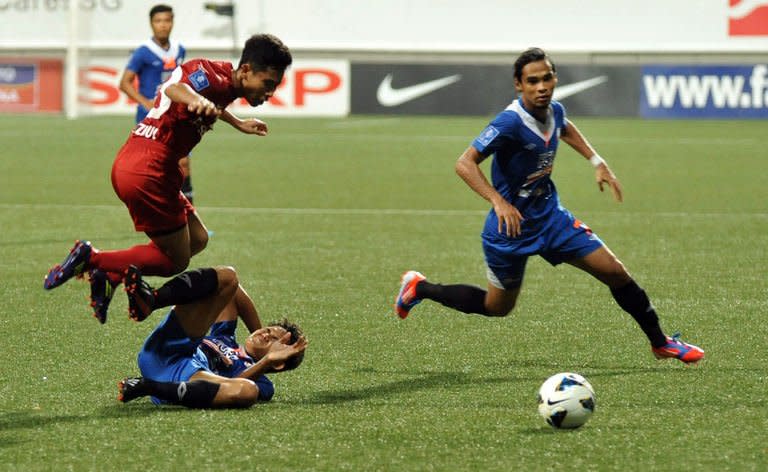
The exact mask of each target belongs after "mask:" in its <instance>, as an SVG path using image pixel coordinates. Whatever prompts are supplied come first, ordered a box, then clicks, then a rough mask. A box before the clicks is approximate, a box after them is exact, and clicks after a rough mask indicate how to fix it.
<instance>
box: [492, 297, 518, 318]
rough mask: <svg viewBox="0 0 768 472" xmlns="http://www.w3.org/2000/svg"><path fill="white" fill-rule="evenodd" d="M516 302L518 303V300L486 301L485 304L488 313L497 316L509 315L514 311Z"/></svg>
mask: <svg viewBox="0 0 768 472" xmlns="http://www.w3.org/2000/svg"><path fill="white" fill-rule="evenodd" d="M516 304H517V300H504V301H502V302H495V303H488V302H486V304H485V309H486V311H487V313H486V315H488V316H497V317H503V316H507V315H509V314H510V313H512V310H514V309H515V305H516Z"/></svg>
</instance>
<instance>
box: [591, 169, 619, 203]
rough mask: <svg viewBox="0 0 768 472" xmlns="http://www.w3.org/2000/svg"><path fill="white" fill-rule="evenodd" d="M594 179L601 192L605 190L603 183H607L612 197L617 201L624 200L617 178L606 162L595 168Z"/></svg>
mask: <svg viewBox="0 0 768 472" xmlns="http://www.w3.org/2000/svg"><path fill="white" fill-rule="evenodd" d="M595 180H596V181H597V186H598V187H600V191H601V192H602V191H604V190H605V185H608V187H609V188H610V189H611V193H612V194H613V198H614V199H615V200H616V201H617V202H622V201H623V200H624V196H623V195H622V193H621V184H620V183H619V179H617V178H616V176H615V175H614V174H613V172H611V169H610V168H609V167H608V165H607V164H605V163H603V164H600V165H599V166H598V167H597V169H595Z"/></svg>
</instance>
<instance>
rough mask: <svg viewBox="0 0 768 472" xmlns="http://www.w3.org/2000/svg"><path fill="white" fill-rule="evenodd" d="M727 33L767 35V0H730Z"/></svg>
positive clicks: (733, 34)
mask: <svg viewBox="0 0 768 472" xmlns="http://www.w3.org/2000/svg"><path fill="white" fill-rule="evenodd" d="M728 35H729V36H768V2H766V1H760V0H730V2H729V9H728Z"/></svg>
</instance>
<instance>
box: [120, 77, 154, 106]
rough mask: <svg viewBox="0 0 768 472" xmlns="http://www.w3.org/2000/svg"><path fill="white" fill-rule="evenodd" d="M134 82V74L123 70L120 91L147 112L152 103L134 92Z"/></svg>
mask: <svg viewBox="0 0 768 472" xmlns="http://www.w3.org/2000/svg"><path fill="white" fill-rule="evenodd" d="M135 80H136V72H134V71H132V70H131V69H125V71H124V72H123V76H122V77H121V78H120V90H122V91H123V93H125V94H126V95H127V96H128V97H129V98H130V99H132V100H134V101H136V102H138V103H140V104H141V106H143V107H144V108H146V109H147V110H150V109H151V108H152V107H153V106H154V104H153V103H152V100H150V99H148V98H147V97H145V96H144V95H142V94H141V93H139V91H138V90H136V87H135V86H134V85H133V84H134V81H135Z"/></svg>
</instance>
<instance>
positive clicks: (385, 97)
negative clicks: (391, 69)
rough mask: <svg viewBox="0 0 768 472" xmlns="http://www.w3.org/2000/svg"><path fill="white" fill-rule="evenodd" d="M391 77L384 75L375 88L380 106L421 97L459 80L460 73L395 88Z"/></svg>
mask: <svg viewBox="0 0 768 472" xmlns="http://www.w3.org/2000/svg"><path fill="white" fill-rule="evenodd" d="M392 77H393V74H387V76H386V77H384V80H382V81H381V83H380V84H379V88H378V89H377V90H376V100H378V101H379V104H380V105H381V106H385V107H395V106H398V105H402V104H403V103H406V102H410V101H411V100H415V99H417V98H419V97H423V96H424V95H428V94H430V93H432V92H434V91H437V90H439V89H441V88H444V87H447V86H449V85H451V84H453V83H456V82H458V81H459V80H461V75H459V74H455V75H450V76H448V77H443V78H440V79H435V80H430V81H428V82H422V83H419V84H415V85H409V86H407V87H401V88H397V89H396V88H393V87H392Z"/></svg>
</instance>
